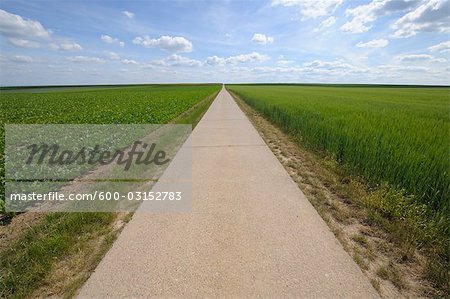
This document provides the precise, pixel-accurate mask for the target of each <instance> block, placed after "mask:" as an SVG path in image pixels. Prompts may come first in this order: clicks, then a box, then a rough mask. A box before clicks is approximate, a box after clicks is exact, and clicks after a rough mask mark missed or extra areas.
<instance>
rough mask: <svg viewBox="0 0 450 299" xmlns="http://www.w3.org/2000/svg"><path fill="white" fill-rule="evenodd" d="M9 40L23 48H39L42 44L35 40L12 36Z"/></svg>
mask: <svg viewBox="0 0 450 299" xmlns="http://www.w3.org/2000/svg"><path fill="white" fill-rule="evenodd" d="M8 41H9V42H10V43H11V44H13V45H14V46H16V47H21V48H39V47H40V46H41V45H40V44H39V43H37V42H35V41H31V40H27V39H21V38H14V37H11V38H10V39H8Z"/></svg>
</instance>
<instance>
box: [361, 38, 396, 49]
mask: <svg viewBox="0 0 450 299" xmlns="http://www.w3.org/2000/svg"><path fill="white" fill-rule="evenodd" d="M388 44H389V41H388V40H386V39H374V40H371V41H368V42H365V43H363V42H359V43H357V44H356V46H357V47H358V48H383V47H386V46H387V45H388Z"/></svg>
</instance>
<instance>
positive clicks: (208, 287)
mask: <svg viewBox="0 0 450 299" xmlns="http://www.w3.org/2000/svg"><path fill="white" fill-rule="evenodd" d="M192 146H193V170H192V171H193V208H192V212H191V213H184V214H181V213H178V214H177V213H170V214H148V213H137V214H135V215H134V217H133V219H132V220H131V221H130V222H129V223H128V224H127V226H126V227H125V229H124V230H123V232H122V233H121V235H120V236H119V238H118V239H117V241H116V242H115V243H114V245H113V247H112V248H111V250H110V251H109V252H108V253H107V254H106V256H105V258H104V259H103V260H102V262H101V263H100V264H99V266H98V267H97V269H96V270H95V272H94V273H93V274H92V276H91V277H90V279H89V280H88V281H87V283H86V284H85V285H84V287H83V288H82V289H81V291H80V293H79V297H80V298H119V297H131V298H134V297H188V298H189V297H256V296H258V297H270V298H278V297H287V296H288V297H302V298H376V297H378V295H377V292H376V291H375V290H374V289H373V287H372V286H371V285H370V283H369V281H368V280H367V278H366V277H365V276H364V275H363V274H362V272H361V271H360V269H359V268H358V266H357V265H356V264H355V263H354V261H353V260H352V259H351V258H350V256H349V255H348V254H347V253H346V252H345V251H344V250H343V248H342V247H341V245H340V244H339V242H338V241H337V240H336V238H335V237H334V235H333V234H332V233H331V232H330V230H329V229H328V227H327V225H326V224H325V223H324V221H323V220H322V219H321V218H320V216H319V215H318V214H317V212H316V211H315V210H314V208H313V207H312V206H311V204H310V203H309V202H308V200H307V199H306V198H305V196H304V195H303V193H302V192H301V191H300V190H299V189H298V187H297V185H296V184H295V183H294V182H293V181H292V179H291V178H290V177H289V175H288V174H287V172H286V171H285V170H284V168H283V167H282V165H281V164H280V163H279V162H278V160H277V159H276V157H275V156H274V155H273V154H272V152H271V151H270V149H269V148H268V147H267V146H266V144H265V143H264V141H263V140H262V139H261V137H260V136H259V135H258V132H257V131H256V130H255V128H254V127H253V126H252V124H251V123H250V122H249V120H248V119H247V117H246V116H245V115H244V113H243V112H242V111H241V110H240V109H239V107H238V106H237V105H236V103H235V102H234V100H233V99H232V98H231V96H230V95H229V93H228V92H227V91H226V90H224V89H223V90H222V91H221V92H220V94H219V95H218V96H217V98H216V100H215V101H214V102H213V104H212V105H211V107H210V108H209V110H208V111H207V113H206V114H205V115H204V117H203V119H202V120H201V122H200V123H199V124H198V126H197V127H196V128H195V130H194V131H193V134H192Z"/></svg>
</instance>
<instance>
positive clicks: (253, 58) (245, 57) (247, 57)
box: [226, 52, 269, 64]
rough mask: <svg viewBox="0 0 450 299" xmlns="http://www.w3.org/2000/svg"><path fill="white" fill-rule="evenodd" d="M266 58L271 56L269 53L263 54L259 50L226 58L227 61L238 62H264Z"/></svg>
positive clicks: (230, 62)
mask: <svg viewBox="0 0 450 299" xmlns="http://www.w3.org/2000/svg"><path fill="white" fill-rule="evenodd" d="M266 60H269V57H268V56H267V55H263V54H260V53H258V52H252V53H249V54H241V55H236V56H230V57H228V58H227V59H226V63H229V64H236V63H244V62H263V61H266Z"/></svg>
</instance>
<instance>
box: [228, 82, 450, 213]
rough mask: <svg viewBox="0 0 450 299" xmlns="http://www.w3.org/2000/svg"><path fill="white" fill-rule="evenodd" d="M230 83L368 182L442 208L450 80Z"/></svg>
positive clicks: (448, 186) (448, 182) (447, 183)
mask: <svg viewBox="0 0 450 299" xmlns="http://www.w3.org/2000/svg"><path fill="white" fill-rule="evenodd" d="M228 88H229V89H230V90H231V91H233V92H234V93H236V94H237V95H238V96H239V97H241V98H242V99H243V100H244V101H245V102H247V103H248V104H250V105H251V106H253V107H254V108H256V110H258V111H260V112H262V113H263V114H264V115H265V116H266V117H267V118H269V119H270V120H271V121H273V122H274V123H276V124H277V125H279V126H281V127H282V128H283V129H284V130H286V131H288V132H289V133H291V134H293V135H297V136H299V137H300V138H301V140H302V142H303V143H306V144H307V145H308V146H310V147H312V148H314V149H317V150H320V151H325V152H327V153H329V154H330V155H332V156H333V157H334V158H335V159H336V160H337V161H338V162H339V163H340V164H342V165H345V166H346V167H348V168H350V169H351V170H352V171H353V172H355V173H357V174H359V175H362V176H363V177H364V178H366V179H367V180H369V181H370V182H373V183H381V182H388V183H389V184H390V185H391V186H394V187H396V188H401V189H405V190H406V191H407V192H408V194H410V195H414V196H415V197H416V199H417V200H419V201H421V202H424V203H426V204H427V205H429V206H431V207H433V208H435V209H437V210H445V209H447V208H448V200H449V191H450V179H449V169H450V163H449V150H448V146H449V144H450V139H449V124H450V120H449V92H450V89H449V88H417V87H415V88H388V87H382V88H381V87H323V86H319V87H316V86H269V85H266V86H264V85H259V86H251V85H248V86H245V85H232V86H228Z"/></svg>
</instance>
